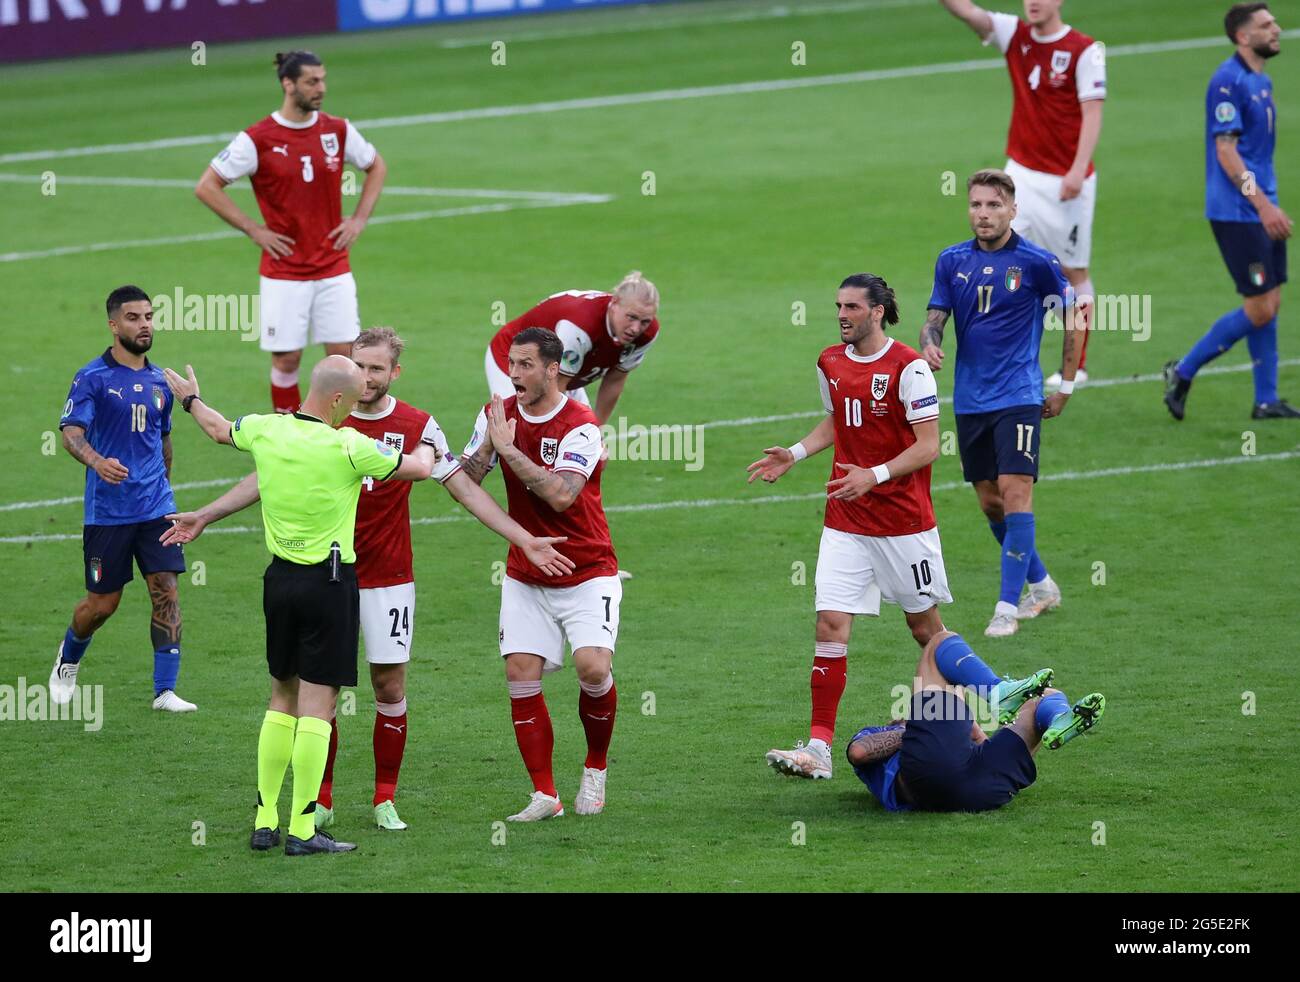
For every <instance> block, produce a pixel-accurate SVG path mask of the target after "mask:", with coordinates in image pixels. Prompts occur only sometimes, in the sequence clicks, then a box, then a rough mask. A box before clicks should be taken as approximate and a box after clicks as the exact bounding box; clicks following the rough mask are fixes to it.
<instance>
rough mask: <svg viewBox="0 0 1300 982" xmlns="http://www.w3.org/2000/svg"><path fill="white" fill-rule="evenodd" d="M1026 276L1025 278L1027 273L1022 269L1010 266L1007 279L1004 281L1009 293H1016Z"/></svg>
mask: <svg viewBox="0 0 1300 982" xmlns="http://www.w3.org/2000/svg"><path fill="white" fill-rule="evenodd" d="M1024 276H1025V271H1024V270H1023V269H1021V268H1020V267H1019V266H1008V267H1007V278H1006V280H1005V281H1004V282H1005V284H1006V288H1007V291H1008V292H1009V293H1015V292H1016V291H1017V290H1019V289H1020V281H1021V280H1022V279H1024Z"/></svg>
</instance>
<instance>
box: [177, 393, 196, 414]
mask: <svg viewBox="0 0 1300 982" xmlns="http://www.w3.org/2000/svg"><path fill="white" fill-rule="evenodd" d="M198 397H199V394H198V393H197V392H196V393H194V395H192V396H186V397H185V398H184V399H182V400H181V408H182V409H184V410H185V411H186V412H187V413H188V412H191V409H190V403H192V402H193V401H194V400H195V399H198Z"/></svg>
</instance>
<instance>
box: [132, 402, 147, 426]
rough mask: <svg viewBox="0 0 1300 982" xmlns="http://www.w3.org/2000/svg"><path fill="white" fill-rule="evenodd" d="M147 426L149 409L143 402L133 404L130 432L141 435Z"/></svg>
mask: <svg viewBox="0 0 1300 982" xmlns="http://www.w3.org/2000/svg"><path fill="white" fill-rule="evenodd" d="M148 425H149V407H148V406H146V405H145V404H144V403H143V402H137V403H133V404H132V406H131V432H132V433H143V432H144V431H145V427H146V426H148Z"/></svg>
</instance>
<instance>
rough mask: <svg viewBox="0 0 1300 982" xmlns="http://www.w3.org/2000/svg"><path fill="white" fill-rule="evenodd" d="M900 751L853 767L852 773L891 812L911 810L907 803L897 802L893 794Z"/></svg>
mask: <svg viewBox="0 0 1300 982" xmlns="http://www.w3.org/2000/svg"><path fill="white" fill-rule="evenodd" d="M901 756H902V754H901V753H896V754H894V755H893V756H891V757H887V758H885V759H884V760H882V761H880V762H878V763H875V764H870V765H868V766H866V767H855V768H853V773H854V774H856V775H857V776H858V780H860V781H861V782H862V783H863V784H865V785H866V786H867V788H868V789H869V790H870V791H871V793H872V794H873V795H875V796H876V799H877V800H878V801H879V802H880V803H881V804H882V805H884V806H885V808H886V809H888V810H889V811H891V812H906V811H911V808H909V807H908V806H907V805H902V804H899V802H898V797H897V796H896V795H895V794H894V781H895V780H897V778H898V763H899V759H900V758H901Z"/></svg>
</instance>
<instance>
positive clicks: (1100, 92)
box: [986, 14, 1106, 176]
mask: <svg viewBox="0 0 1300 982" xmlns="http://www.w3.org/2000/svg"><path fill="white" fill-rule="evenodd" d="M989 16H990V17H992V18H993V33H992V34H991V35H990V36H989V38H988V39H986V40H987V41H992V42H996V44H997V45H998V47H999V48H1000V49H1001V51H1002V53H1003V54H1004V55H1005V56H1006V60H1007V72H1008V73H1009V74H1010V76H1011V90H1012V94H1013V97H1014V99H1013V103H1012V107H1011V129H1010V131H1009V132H1008V134H1007V156H1008V157H1010V158H1011V159H1012V160H1014V161H1016V163H1018V164H1022V165H1024V166H1025V167H1028V168H1029V169H1030V170H1036V171H1040V172H1042V173H1044V174H1057V175H1062V176H1063V175H1064V174H1065V173H1066V172H1067V171H1069V169H1070V165H1071V164H1073V163H1074V155H1075V154H1076V153H1077V152H1078V149H1079V125H1080V123H1081V122H1082V121H1083V110H1082V109H1081V108H1080V105H1081V103H1084V102H1087V101H1089V100H1091V99H1105V98H1106V62H1105V52H1104V49H1103V48H1102V46H1101V45H1099V44H1097V43H1096V42H1095V41H1094V40H1093V39H1092V38H1090V37H1089V36H1088V35H1086V34H1080V33H1079V32H1078V31H1076V30H1074V29H1073V28H1072V27H1068V26H1067V27H1065V28H1064V29H1063V30H1062V31H1060V32H1058V33H1056V34H1052V35H1048V36H1046V37H1044V36H1040V35H1038V34H1036V32H1035V31H1034V29H1033V28H1032V27H1030V26H1029V24H1028V23H1026V22H1025V21H1023V20H1021V19H1020V18H1018V17H1015V16H1013V15H1011V14H990V15H989ZM1092 171H1093V167H1092V162H1091V161H1089V163H1088V173H1089V174H1091V173H1092Z"/></svg>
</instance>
